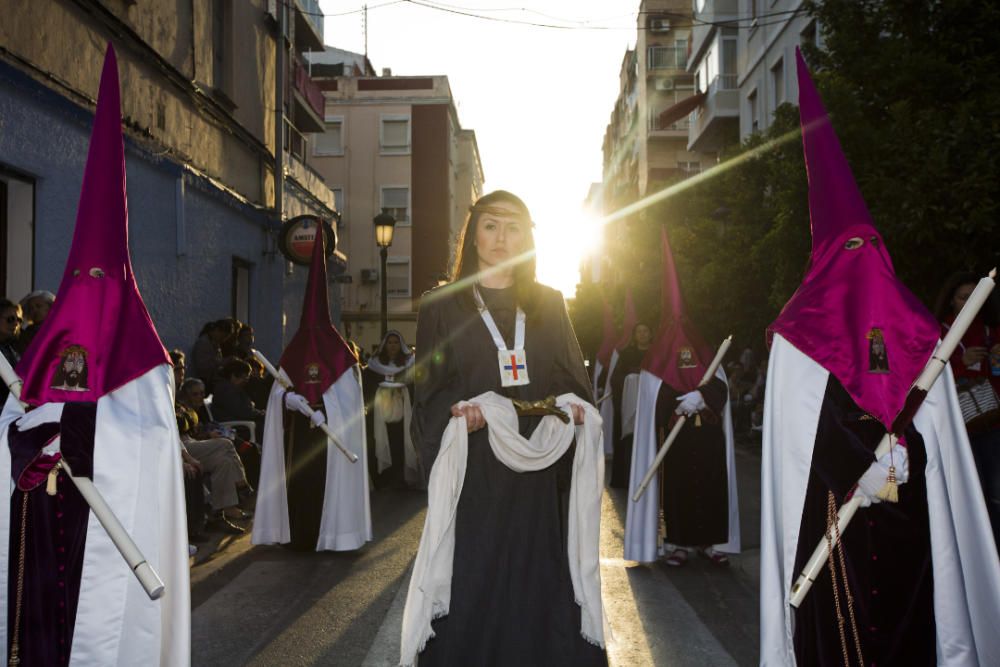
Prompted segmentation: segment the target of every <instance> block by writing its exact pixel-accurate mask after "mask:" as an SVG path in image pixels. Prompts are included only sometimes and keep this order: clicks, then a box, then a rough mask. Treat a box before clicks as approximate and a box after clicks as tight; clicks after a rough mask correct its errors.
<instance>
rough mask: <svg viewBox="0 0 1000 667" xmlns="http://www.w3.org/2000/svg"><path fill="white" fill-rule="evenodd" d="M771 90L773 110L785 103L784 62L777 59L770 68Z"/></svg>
mask: <svg viewBox="0 0 1000 667" xmlns="http://www.w3.org/2000/svg"><path fill="white" fill-rule="evenodd" d="M771 84H772V86H771V88H772V89H773V91H774V108H775V109H777V108H778V106H779V105H781V104H782V103H783V102H784V101H785V60H784V59H783V58H781V59H779V60H778V62H776V63H774V65H772V66H771Z"/></svg>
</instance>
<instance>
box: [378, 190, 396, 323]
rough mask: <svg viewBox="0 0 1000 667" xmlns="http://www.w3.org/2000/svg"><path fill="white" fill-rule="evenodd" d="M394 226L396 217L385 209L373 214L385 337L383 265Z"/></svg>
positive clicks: (386, 296)
mask: <svg viewBox="0 0 1000 667" xmlns="http://www.w3.org/2000/svg"><path fill="white" fill-rule="evenodd" d="M395 226H396V218H394V217H392V216H391V215H390V214H389V213H387V212H386V210H385V209H382V212H381V213H379V214H378V215H376V216H375V244H376V245H378V250H379V255H380V256H381V258H382V268H381V270H380V272H379V274H378V275H379V284H380V287H381V293H382V338H385V334H386V332H387V331H388V330H389V286H388V284H387V282H386V275H385V265H386V258H387V256H388V253H389V246H391V245H392V231H393V229H394V228H395Z"/></svg>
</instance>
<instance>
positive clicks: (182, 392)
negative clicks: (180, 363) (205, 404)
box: [177, 378, 205, 398]
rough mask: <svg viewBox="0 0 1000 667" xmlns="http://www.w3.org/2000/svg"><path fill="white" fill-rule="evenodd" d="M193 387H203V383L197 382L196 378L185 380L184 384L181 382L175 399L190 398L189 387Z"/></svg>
mask: <svg viewBox="0 0 1000 667" xmlns="http://www.w3.org/2000/svg"><path fill="white" fill-rule="evenodd" d="M195 385H201V386H202V387H204V386H205V383H204V382H202V381H201V380H199V379H198V378H187V379H186V380H184V382H181V386H180V389H178V390H177V397H178V398H190V396H191V387H194V386H195Z"/></svg>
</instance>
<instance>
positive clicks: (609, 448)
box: [593, 350, 618, 456]
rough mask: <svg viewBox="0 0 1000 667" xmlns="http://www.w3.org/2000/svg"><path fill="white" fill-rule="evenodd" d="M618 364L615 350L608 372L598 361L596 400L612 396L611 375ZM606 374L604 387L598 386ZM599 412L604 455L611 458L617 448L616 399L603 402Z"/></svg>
mask: <svg viewBox="0 0 1000 667" xmlns="http://www.w3.org/2000/svg"><path fill="white" fill-rule="evenodd" d="M617 364H618V350H614V351H613V352H612V353H611V359H610V360H608V369H607V372H604V364H602V363H601V362H600V361H597V362H596V363H595V365H594V381H593V389H594V397H595V399H596V400H600V399H601V398H604V397H605V396H610V394H611V374H612V373H614V372H615V366H616V365H617ZM602 372H604V386H603V387H599V386H598V380H599V379H600V377H601V373H602ZM598 410H600V413H601V419H602V420H603V424H604V426H603V427H602V428H603V429H604V455H605V456H610V455H611V454H612V453H613V452H614V448H615V442H614V440H615V438H614V428H615V399H614V398H607V399H606V400H604V401H601V403H600V405H599V406H598Z"/></svg>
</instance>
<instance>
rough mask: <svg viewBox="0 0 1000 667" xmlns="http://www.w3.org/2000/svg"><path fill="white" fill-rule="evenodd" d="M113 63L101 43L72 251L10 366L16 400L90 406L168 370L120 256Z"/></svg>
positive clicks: (120, 170)
mask: <svg viewBox="0 0 1000 667" xmlns="http://www.w3.org/2000/svg"><path fill="white" fill-rule="evenodd" d="M121 128H122V123H121V99H120V92H119V88H118V63H117V60H116V58H115V50H114V48H113V47H112V46H111V45H110V44H108V50H107V54H106V55H105V58H104V71H103V72H102V73H101V85H100V92H99V94H98V97H97V113H96V115H95V117H94V129H93V132H92V134H91V137H90V150H89V152H88V154H87V167H86V171H84V174H83V189H82V191H81V193H80V204H79V207H78V209H77V215H76V230H75V232H74V234H73V245H72V246H71V248H70V251H69V259H67V261H66V269H65V271H64V273H63V278H62V282H61V283H60V285H59V293H58V295H57V297H56V301H55V303H54V304H53V306H52V311H51V312H50V313H49V315H48V317H46V318H45V322H44V323H43V324H42V327H41V329H40V330H39V332H38V335H37V336H35V338H34V340H33V341H32V343H31V345H30V346H29V347H28V349H27V351H26V352H25V354H24V357H23V358H22V359H21V362H20V363H19V364H18V366H17V371H18V374H19V375H20V376H21V377H22V378H23V379H24V389H23V393H22V399H23V400H24V401H26V402H27V403H30V404H32V405H40V404H42V403H47V402H65V401H96V400H98V399H99V398H100V397H101V396H104V395H105V394H107V393H109V392H112V391H114V390H115V389H118V388H119V387H121V386H122V385H124V384H125V383H127V382H129V381H131V380H134V379H135V378H137V377H139V376H141V375H143V374H144V373H146V372H147V371H148V370H149V369H151V368H153V367H155V366H158V365H160V364H165V363H170V358H169V357H168V356H167V352H166V350H165V349H164V348H163V344H162V343H161V342H160V338H159V336H158V335H157V334H156V329H155V328H154V327H153V322H152V320H150V318H149V313H148V312H147V311H146V306H145V304H143V302H142V297H141V296H139V288H138V287H137V286H136V283H135V275H134V274H133V271H132V262H131V260H130V259H129V252H128V202H127V200H126V194H125V148H124V142H123V140H122V129H121Z"/></svg>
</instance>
